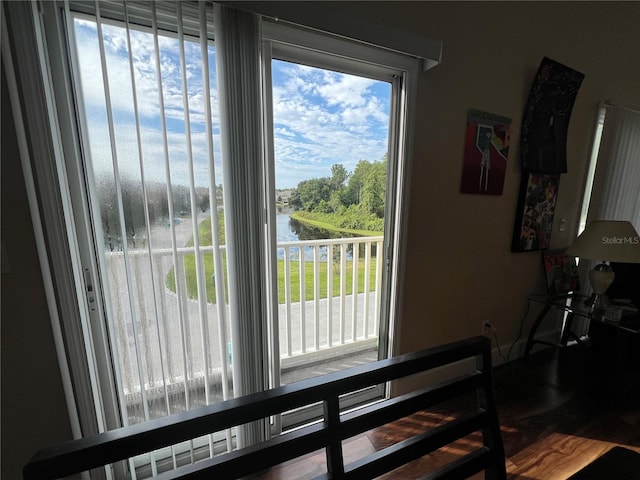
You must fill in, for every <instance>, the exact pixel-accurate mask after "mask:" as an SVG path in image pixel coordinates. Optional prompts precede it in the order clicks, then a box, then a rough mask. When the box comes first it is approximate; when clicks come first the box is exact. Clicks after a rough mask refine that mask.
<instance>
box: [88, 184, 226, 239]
mask: <svg viewBox="0 0 640 480" xmlns="http://www.w3.org/2000/svg"><path fill="white" fill-rule="evenodd" d="M96 187H97V194H98V202H99V206H100V217H101V221H102V233H103V236H104V243H105V246H106V247H107V248H108V249H109V250H111V251H114V250H122V238H123V235H122V229H121V223H120V213H119V206H118V202H117V192H116V185H115V182H114V180H113V177H107V176H106V175H105V176H100V177H98V178H96ZM218 189H219V190H220V192H219V193H218V197H219V198H221V193H222V186H221V185H219V186H218ZM120 191H121V198H122V213H123V218H124V228H125V229H126V238H127V240H128V242H129V245H130V246H131V248H141V247H143V246H144V245H146V236H147V234H146V232H147V227H146V225H147V223H146V219H145V202H144V197H143V190H142V186H141V183H140V181H138V180H132V179H128V178H123V179H121V181H120ZM146 195H147V202H146V206H147V210H148V215H149V223H150V225H151V226H153V225H157V224H165V223H166V224H168V223H169V200H168V198H169V195H168V192H167V186H166V184H164V183H150V184H147V185H146ZM171 196H172V199H171V201H172V204H173V214H174V216H175V217H180V216H190V215H191V202H190V190H189V187H187V186H184V185H173V186H172V189H171ZM195 196H196V205H197V208H198V210H200V211H202V212H205V211H207V209H208V208H209V189H208V188H207V187H196V189H195Z"/></svg>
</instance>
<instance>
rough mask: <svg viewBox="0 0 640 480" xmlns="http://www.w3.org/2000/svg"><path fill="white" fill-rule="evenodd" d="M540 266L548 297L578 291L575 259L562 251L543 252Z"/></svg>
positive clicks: (578, 278)
mask: <svg viewBox="0 0 640 480" xmlns="http://www.w3.org/2000/svg"><path fill="white" fill-rule="evenodd" d="M542 265H543V267H544V278H545V281H546V284H547V293H548V294H549V295H552V296H553V295H562V294H564V293H568V292H575V291H578V290H580V277H579V276H578V267H577V266H576V259H575V258H574V257H571V256H569V255H567V254H566V253H565V250H564V249H561V250H545V251H543V252H542Z"/></svg>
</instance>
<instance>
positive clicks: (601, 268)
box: [566, 220, 640, 309]
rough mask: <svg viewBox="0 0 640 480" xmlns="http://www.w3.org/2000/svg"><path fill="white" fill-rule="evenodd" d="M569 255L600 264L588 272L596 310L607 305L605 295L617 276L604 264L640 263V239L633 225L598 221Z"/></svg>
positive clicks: (589, 228) (587, 228)
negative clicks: (596, 261)
mask: <svg viewBox="0 0 640 480" xmlns="http://www.w3.org/2000/svg"><path fill="white" fill-rule="evenodd" d="M566 254H567V255H569V256H573V257H580V258H583V259H587V260H598V261H600V262H601V263H600V264H598V265H596V266H595V267H594V269H593V270H591V271H590V272H589V281H590V282H591V288H592V289H593V295H594V297H593V303H592V307H593V308H594V309H602V308H605V307H606V305H607V297H606V296H605V292H606V291H607V289H608V288H609V286H610V285H611V284H612V283H613V280H614V279H615V273H614V272H613V270H612V268H611V266H610V265H607V264H606V263H605V262H617V263H640V236H639V235H638V232H636V230H635V228H633V225H631V223H630V222H625V221H616V220H595V221H593V222H590V223H589V224H588V225H587V227H586V228H585V229H584V231H583V232H582V233H581V234H580V235H579V236H578V238H576V239H575V241H574V242H573V244H572V245H571V246H570V247H569V248H568V249H567V251H566Z"/></svg>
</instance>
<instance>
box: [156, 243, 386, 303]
mask: <svg viewBox="0 0 640 480" xmlns="http://www.w3.org/2000/svg"><path fill="white" fill-rule="evenodd" d="M184 263H185V273H186V276H187V293H188V295H189V298H198V285H197V279H196V260H195V254H190V255H185V257H184ZM222 263H223V264H224V274H225V279H224V280H225V285H226V282H227V275H226V271H227V268H226V267H227V265H226V255H224V254H223V262H222ZM346 263H347V265H346V281H347V284H346V289H345V290H346V293H347V295H349V294H351V293H352V292H353V268H352V263H353V261H352V260H348V261H347V262H346ZM203 264H204V272H205V280H206V288H207V302H209V303H216V292H215V287H214V278H213V254H210V253H206V254H204V255H203ZM289 264H290V270H291V271H290V277H289V282H290V285H291V301H292V302H299V301H300V261H298V260H291V261H290V263H289ZM375 265H376V264H375V258H372V261H371V265H370V269H369V270H370V271H369V282H370V291H373V290H375V281H376V270H375ZM332 271H333V272H332V273H333V277H332V281H333V285H332V288H333V296H337V295H340V265H339V264H334V265H333V268H332ZM364 275H365V265H364V260H359V261H358V293H363V292H364V278H365V277H364ZM318 280H319V281H320V298H327V262H326V261H324V262H320V264H319V278H318ZM304 281H305V298H306V300H313V298H314V273H313V262H312V261H306V262H305V279H304ZM284 286H285V275H284V260H278V303H284V302H285V298H284V295H285V290H284ZM167 287H168V288H169V289H171V290H172V291H174V292H175V291H176V282H175V274H174V271H173V269H171V271H170V272H169V273H168V274H167Z"/></svg>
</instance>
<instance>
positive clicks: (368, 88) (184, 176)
mask: <svg viewBox="0 0 640 480" xmlns="http://www.w3.org/2000/svg"><path fill="white" fill-rule="evenodd" d="M103 34H104V42H105V51H106V62H107V68H108V72H109V87H110V96H111V102H112V105H113V111H114V118H115V123H116V130H115V138H116V144H117V150H116V151H117V156H118V168H119V170H120V172H121V174H122V175H126V176H128V177H132V178H140V163H139V155H138V144H137V136H136V123H135V117H134V110H133V104H134V103H133V94H132V82H131V75H130V70H129V58H128V46H127V38H126V34H125V31H124V29H122V28H118V27H114V26H109V25H103ZM75 35H76V45H77V51H78V57H79V60H80V61H79V63H80V70H81V81H82V91H83V99H84V104H85V111H86V112H87V124H88V130H89V138H90V144H91V155H92V160H93V164H94V170H95V171H96V173H101V172H104V173H109V172H112V167H111V163H112V159H111V153H110V147H109V135H108V128H107V121H106V118H107V117H106V109H105V100H104V98H105V95H104V88H103V79H102V73H101V66H100V53H99V49H98V42H97V33H96V27H95V24H93V23H91V22H88V21H84V20H76V29H75ZM159 43H160V50H161V54H160V60H161V62H160V63H161V72H162V83H163V92H164V95H163V99H164V107H165V117H166V122H167V130H168V145H169V158H170V165H171V166H170V175H171V180H172V182H173V183H176V184H185V185H186V184H188V181H189V180H188V178H189V177H188V164H187V148H186V145H187V144H186V142H187V137H186V134H185V122H184V108H183V100H182V98H183V88H182V79H181V67H180V62H179V44H178V42H177V40H175V39H172V38H168V37H162V38H160V41H159ZM131 44H132V48H131V51H132V58H133V66H134V75H135V83H136V92H137V98H138V108H139V119H140V128H141V138H142V141H141V149H142V152H143V154H142V158H143V167H144V174H145V178H146V179H147V181H153V182H158V183H163V182H165V181H166V172H165V164H164V149H163V140H162V130H161V128H160V113H161V110H160V102H159V98H158V97H159V95H158V88H157V79H156V64H155V53H154V47H153V38H152V36H151V35H150V34H148V33H144V32H137V31H133V30H132V31H131ZM185 58H186V64H187V94H188V99H189V118H190V122H191V144H192V149H193V160H194V177H195V183H196V185H198V186H204V185H208V180H209V167H208V160H207V148H206V137H205V122H204V120H205V111H204V105H205V104H204V102H205V101H206V100H205V99H206V96H205V95H204V85H203V81H202V70H201V57H200V46H199V44H194V43H190V42H187V43H186V44H185ZM208 58H209V64H210V68H209V76H210V78H211V86H210V92H211V107H212V122H213V126H214V156H215V163H216V171H215V175H216V183H221V182H222V171H221V162H220V150H219V144H220V142H219V123H218V104H217V92H216V82H215V78H216V76H215V53H214V49H213V48H212V47H210V49H209V55H208ZM272 70H273V78H272V81H273V115H274V144H275V160H276V165H275V167H276V187H277V188H289V187H295V186H296V185H297V184H298V183H299V182H300V181H302V180H305V179H309V178H315V177H323V176H329V175H330V172H331V166H332V165H333V164H335V163H341V164H343V165H344V166H345V168H346V169H347V170H348V171H353V169H354V168H355V165H356V164H357V163H358V161H359V160H362V159H365V160H369V161H377V160H380V159H381V158H382V157H383V155H384V154H385V153H386V151H387V129H388V122H389V97H390V84H388V83H385V82H379V81H374V80H371V79H367V78H363V77H358V76H353V75H346V74H342V73H337V72H332V71H329V70H323V69H319V68H313V67H308V66H304V65H300V64H294V63H288V62H283V61H278V60H276V61H274V62H273V64H272Z"/></svg>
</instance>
